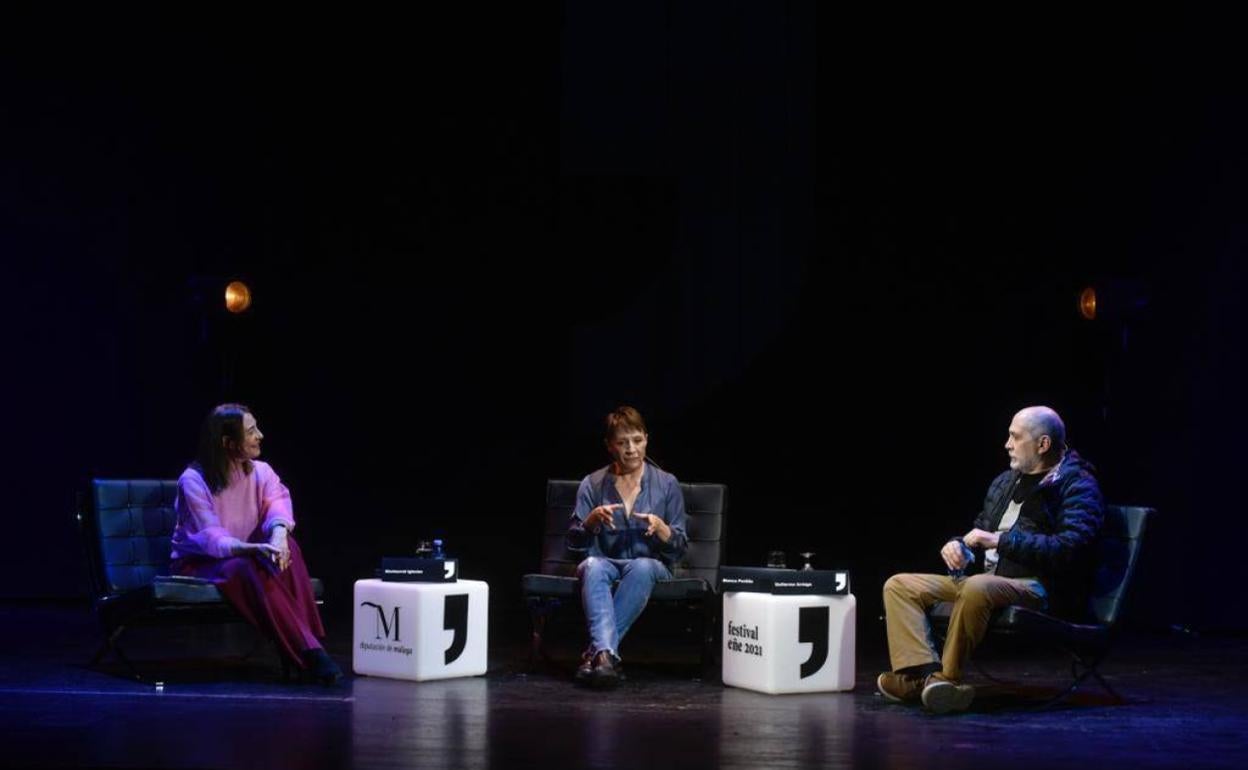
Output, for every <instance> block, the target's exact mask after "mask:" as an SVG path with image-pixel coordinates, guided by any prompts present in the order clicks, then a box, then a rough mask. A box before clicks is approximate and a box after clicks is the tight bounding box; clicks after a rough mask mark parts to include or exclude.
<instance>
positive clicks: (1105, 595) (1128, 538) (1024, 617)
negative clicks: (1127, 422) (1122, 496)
mask: <svg viewBox="0 0 1248 770" xmlns="http://www.w3.org/2000/svg"><path fill="white" fill-rule="evenodd" d="M1156 513H1157V512H1156V511H1155V510H1154V509H1152V508H1143V507H1138V506H1118V505H1110V506H1107V507H1106V509H1105V521H1104V524H1103V525H1102V528H1101V536H1100V538H1099V541H1098V548H1099V549H1100V556H1099V559H1098V563H1097V568H1096V571H1095V573H1094V576H1093V581H1092V587H1091V591H1090V594H1089V606H1088V610H1089V616H1090V618H1091V619H1092V620H1091V622H1088V623H1073V622H1070V621H1066V620H1062V619H1060V618H1057V617H1054V616H1052V615H1049V614H1047V613H1045V612H1040V611H1038V610H1032V609H1028V608H1026V607H1021V606H1010V607H1006V608H1004V609H1001V610H998V611H997V612H996V613H994V614H993V617H992V620H991V621H990V624H989V626H988V633H989V635H995V636H1020V637H1027V638H1031V639H1038V640H1040V641H1042V642H1044V643H1048V644H1051V645H1053V646H1055V647H1057V648H1059V649H1061V650H1064V651H1065V652H1066V653H1068V654H1069V655H1070V658H1071V676H1072V679H1073V681H1072V682H1071V684H1070V686H1069V687H1067V688H1066V689H1065V690H1064V691H1063V692H1061V693H1060V694H1059V695H1058V696H1056V698H1054V701H1058V700H1061V699H1063V698H1065V697H1066V696H1068V695H1070V694H1071V693H1073V692H1074V691H1075V690H1076V689H1077V688H1078V687H1079V685H1081V684H1082V683H1083V682H1084V681H1086V680H1087V679H1088V677H1093V678H1095V679H1096V681H1097V682H1099V683H1100V685H1101V686H1102V687H1104V688H1105V690H1106V691H1107V692H1108V693H1110V695H1112V696H1113V697H1114V698H1116V699H1117V700H1118V701H1119V702H1121V701H1122V700H1123V699H1122V696H1120V695H1119V694H1118V693H1117V691H1115V690H1114V688H1113V687H1111V686H1110V685H1109V682H1107V681H1105V679H1104V677H1102V676H1101V674H1100V672H1099V671H1098V670H1097V667H1098V666H1099V665H1100V664H1101V661H1103V660H1104V659H1105V656H1106V655H1108V654H1109V651H1110V648H1111V647H1112V645H1113V640H1114V636H1115V628H1116V626H1117V624H1118V620H1119V618H1120V617H1121V616H1122V608H1123V603H1124V601H1125V599H1126V596H1127V589H1128V588H1130V585H1131V579H1132V578H1133V577H1134V575H1135V569H1136V565H1137V564H1138V563H1139V559H1140V547H1141V546H1142V545H1143V541H1144V531H1145V528H1146V525H1147V524H1148V520H1149V519H1150V518H1151V517H1152V516H1155V515H1156ZM952 609H953V605H952V604H950V603H949V602H941V603H939V604H937V605H936V606H935V607H933V608H932V609H931V611H929V613H928V617H929V618H930V619H931V622H932V629H933V631H934V632H935V633H936V634H937V635H939V636H942V637H943V636H944V633H945V631H946V630H947V629H948V625H949V615H950V613H951V611H952Z"/></svg>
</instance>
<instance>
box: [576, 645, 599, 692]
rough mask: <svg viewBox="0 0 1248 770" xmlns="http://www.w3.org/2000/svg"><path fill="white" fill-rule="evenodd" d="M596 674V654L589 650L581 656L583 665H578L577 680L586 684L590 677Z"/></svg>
mask: <svg viewBox="0 0 1248 770" xmlns="http://www.w3.org/2000/svg"><path fill="white" fill-rule="evenodd" d="M593 675H594V656H593V655H590V654H589V653H588V652H587V653H585V654H584V655H582V656H581V665H579V666H577V667H576V676H575V677H574V678H575V679H576V681H577V682H579V683H581V684H585V683H587V682H589V679H590V677H592V676H593Z"/></svg>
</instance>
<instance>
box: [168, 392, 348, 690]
mask: <svg viewBox="0 0 1248 770" xmlns="http://www.w3.org/2000/svg"><path fill="white" fill-rule="evenodd" d="M263 438H264V434H263V433H261V432H260V427H259V426H258V425H257V424H256V418H255V416H253V415H252V413H251V410H250V409H248V408H247V407H245V406H243V405H241V404H221V405H220V406H218V407H216V408H214V409H213V410H212V411H211V412H209V413H208V416H207V417H206V418H205V419H204V424H203V427H202V429H201V430H200V434H199V452H198V455H197V456H196V458H195V461H194V462H192V463H191V464H190V465H189V466H187V468H186V470H185V471H183V472H182V476H181V477H180V478H179V479H178V496H177V499H176V500H175V501H174V504H173V506H174V510H175V511H176V512H177V515H178V522H177V526H176V527H175V528H174V530H173V551H172V554H171V555H172V557H173V565H172V567H173V572H174V573H175V574H179V575H189V576H192V577H198V578H205V579H207V580H211V581H213V582H214V583H216V584H217V587H218V588H219V589H220V591H221V593H222V594H223V595H224V596H225V598H226V600H227V601H229V602H230V604H232V605H234V607H235V608H236V609H237V610H238V612H239V614H241V615H242V616H243V617H244V618H246V619H247V620H248V621H249V622H251V624H252V625H254V626H256V627H257V628H259V629H260V630H261V631H263V632H264V633H266V634H268V635H269V636H270V637H272V638H273V640H274V641H275V642H276V643H277V647H278V650H279V651H280V652H281V653H282V654H283V655H284V656H286V657H287V658H288V659H289V660H291V661H292V662H294V664H295V665H296V666H298V667H299V668H301V669H303V670H305V671H307V672H309V673H310V674H311V676H312V678H313V679H315V680H316V681H318V682H321V683H323V684H333V683H334V682H337V681H338V680H339V679H341V678H342V671H341V670H340V669H339V668H338V666H337V665H335V664H334V661H333V660H332V659H331V658H330V657H329V655H328V654H327V653H326V652H325V649H324V648H323V647H322V646H321V642H320V640H321V639H322V638H324V636H325V628H324V626H322V625H321V616H320V613H319V612H318V611H317V608H316V599H315V597H314V596H313V593H312V581H311V580H310V579H309V578H308V570H307V567H306V566H304V563H303V556H302V554H301V553H300V551H299V545H298V544H297V543H296V542H295V539H294V538H293V537H291V534H290V533H291V532H292V531H293V530H294V528H295V516H294V512H293V510H292V509H291V505H290V491H289V490H287V489H286V486H285V485H284V484H282V480H281V479H280V478H278V476H277V474H276V473H275V472H274V471H273V469H272V468H271V467H270V466H269V464H268V463H265V462H261V461H260V460H258V459H256V458H258V457H259V456H260V442H261V440H262V439H263Z"/></svg>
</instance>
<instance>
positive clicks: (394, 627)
mask: <svg viewBox="0 0 1248 770" xmlns="http://www.w3.org/2000/svg"><path fill="white" fill-rule="evenodd" d="M360 606H361V607H372V608H373V609H375V610H377V638H378V639H381V638H382V637H383V636H384V637H385V638H386V639H389V638H390V632H391V631H394V641H396V642H401V641H403V640H402V639H400V638H399V607H398V605H397V604H396V605H395V607H394V614H392V615H391V616H390V622H389V623H387V622H386V611H385V610H384V609H382V607H381V605H380V604H374V603H373V602H360Z"/></svg>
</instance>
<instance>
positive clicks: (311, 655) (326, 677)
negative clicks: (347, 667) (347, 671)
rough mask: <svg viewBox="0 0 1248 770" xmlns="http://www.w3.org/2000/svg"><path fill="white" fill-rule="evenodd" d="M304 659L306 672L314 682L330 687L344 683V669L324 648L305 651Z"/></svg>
mask: <svg viewBox="0 0 1248 770" xmlns="http://www.w3.org/2000/svg"><path fill="white" fill-rule="evenodd" d="M302 657H303V665H304V667H305V669H304V671H305V673H306V674H307V675H308V676H309V677H311V679H312V681H313V682H316V683H317V684H323V685H325V686H326V687H329V686H331V685H335V684H338V682H340V681H342V669H340V668H338V664H337V663H335V662H334V659H333V658H331V657H329V653H327V652H325V650H324V649H323V648H321V647H317V648H315V649H310V650H304V651H303V655H302Z"/></svg>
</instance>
